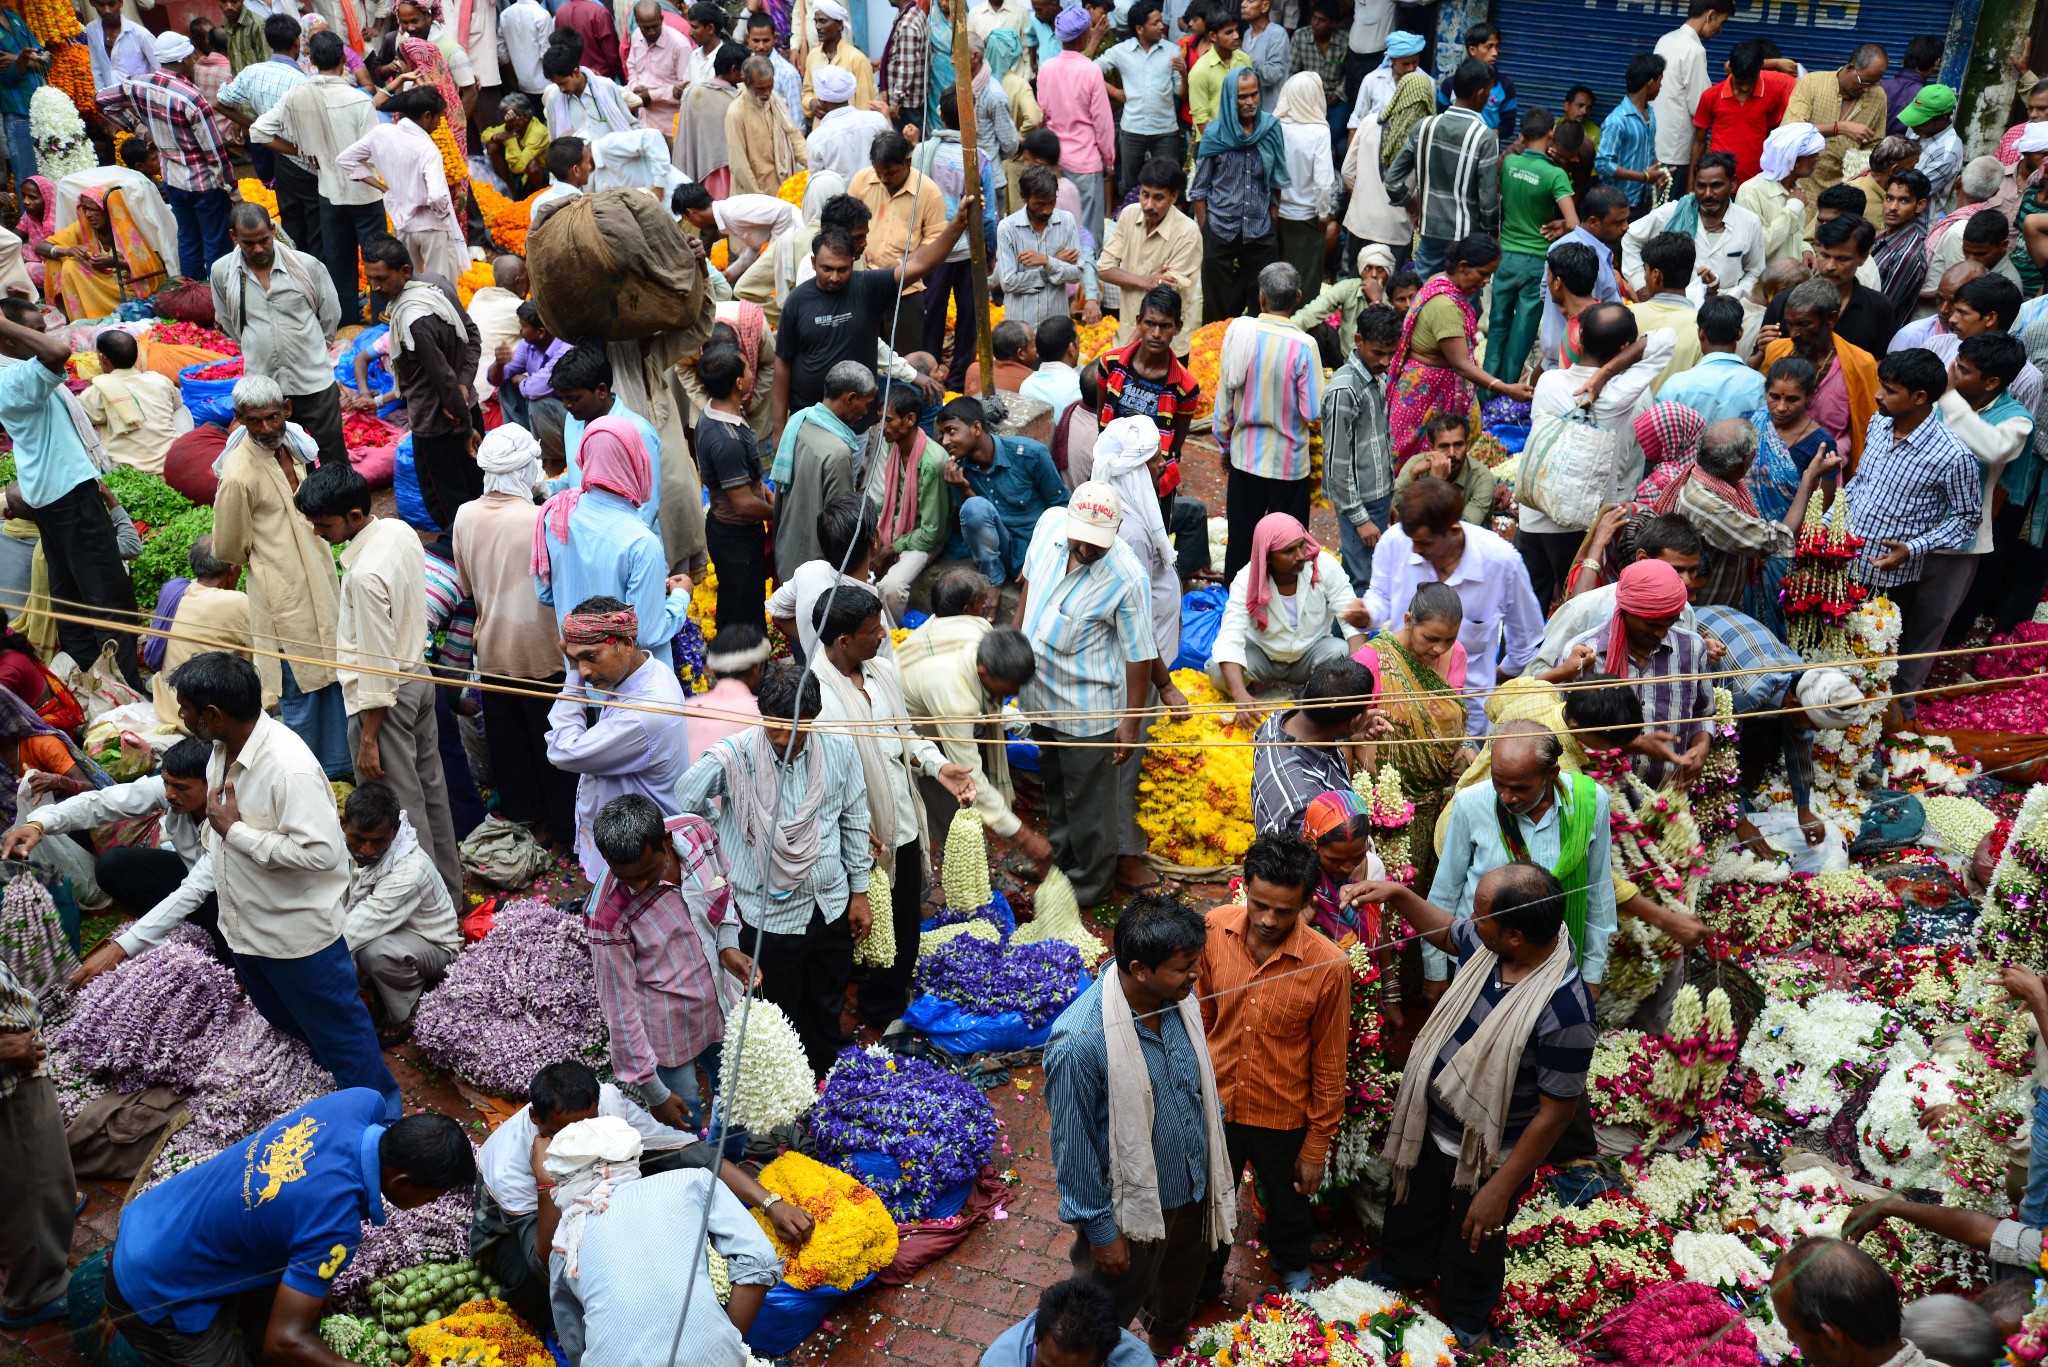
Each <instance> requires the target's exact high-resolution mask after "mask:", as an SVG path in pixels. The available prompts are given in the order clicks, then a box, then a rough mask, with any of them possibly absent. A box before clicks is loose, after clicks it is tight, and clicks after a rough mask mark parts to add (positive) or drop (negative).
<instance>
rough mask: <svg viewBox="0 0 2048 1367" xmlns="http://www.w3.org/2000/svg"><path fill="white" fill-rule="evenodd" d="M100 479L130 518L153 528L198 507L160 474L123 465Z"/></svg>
mask: <svg viewBox="0 0 2048 1367" xmlns="http://www.w3.org/2000/svg"><path fill="white" fill-rule="evenodd" d="M100 479H101V481H102V482H103V483H105V485H106V486H107V487H108V488H109V489H112V490H113V491H114V497H115V498H118V499H120V500H121V506H122V507H123V508H126V509H127V510H128V516H129V517H131V518H133V519H135V521H137V522H138V523H141V524H142V525H143V526H146V527H150V528H152V529H154V528H158V527H162V526H163V525H164V524H166V523H168V522H169V521H170V520H171V519H172V518H175V517H177V516H179V515H180V514H182V513H189V512H191V511H192V509H193V508H194V507H195V506H197V505H195V504H194V503H193V502H192V500H191V499H189V498H187V497H185V496H184V495H183V494H181V493H179V492H178V491H177V490H176V489H173V488H172V487H171V486H170V485H168V484H166V483H164V481H163V478H162V477H161V476H159V475H146V474H144V473H143V472H142V471H140V470H131V469H129V468H128V467H127V466H125V465H117V466H115V467H114V468H113V469H111V470H109V471H107V472H106V473H105V474H104V475H102V476H100ZM151 601H152V602H154V601H155V600H154V599H152V600H151Z"/></svg>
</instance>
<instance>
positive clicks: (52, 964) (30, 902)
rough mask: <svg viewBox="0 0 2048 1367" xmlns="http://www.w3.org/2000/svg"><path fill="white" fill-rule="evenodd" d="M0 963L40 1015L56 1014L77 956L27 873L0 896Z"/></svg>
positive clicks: (45, 893)
mask: <svg viewBox="0 0 2048 1367" xmlns="http://www.w3.org/2000/svg"><path fill="white" fill-rule="evenodd" d="M0 960H5V961H6V964H7V966H8V968H10V969H12V970H13V972H14V977H15V980H16V981H18V982H19V983H20V984H21V985H22V986H23V987H25V988H27V989H28V990H29V991H30V992H32V993H34V994H35V997H36V1001H37V1003H38V1004H39V1005H40V1006H41V1007H42V1009H43V1014H44V1015H45V1016H55V1015H57V1014H58V1013H59V1012H60V1011H61V1010H62V1008H63V1007H64V1006H65V1005H66V1004H67V1003H68V1001H69V1000H70V996H71V989H70V988H69V987H67V986H66V985H65V979H66V978H67V977H69V976H70V974H71V971H72V970H73V969H75V968H77V967H78V956H77V955H76V954H74V953H72V952H71V942H70V941H69V940H66V939H65V938H64V925H63V921H62V919H61V918H60V917H59V916H58V915H57V904H56V903H55V902H54V901H52V900H51V899H50V890H49V889H48V888H46V887H44V886H43V882H42V880H41V879H40V878H37V877H36V876H34V875H33V874H26V873H24V874H19V875H17V876H16V877H15V878H14V879H13V880H12V881H10V882H9V883H8V884H7V891H6V892H5V893H4V894H0Z"/></svg>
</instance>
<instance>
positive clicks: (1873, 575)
mask: <svg viewBox="0 0 2048 1367" xmlns="http://www.w3.org/2000/svg"><path fill="white" fill-rule="evenodd" d="M1848 493H1849V526H1850V529H1851V530H1853V531H1854V532H1855V533H1856V535H1858V536H1860V537H1862V538H1863V548H1862V549H1861V550H1859V551H1857V552H1856V560H1857V563H1858V564H1859V566H1860V567H1861V568H1860V570H1859V574H1860V575H1861V577H1862V579H1863V582H1864V583H1866V584H1868V585H1870V587H1872V588H1876V589H1888V588H1891V587H1893V586H1895V585H1898V584H1912V583H1917V582H1918V581H1919V578H1920V571H1921V568H1922V566H1924V565H1925V564H1926V562H1927V553H1928V552H1929V551H1952V550H1961V549H1963V548H1965V547H1967V546H1972V545H1974V544H1976V541H1977V523H1978V522H1979V521H1980V520H1981V518H1982V516H1983V512H1984V469H1983V467H1982V466H1980V465H1979V464H1978V463H1977V458H1976V457H1975V456H1973V455H1971V454H1970V448H1969V447H1967V446H1965V445H1963V444H1962V442H1961V441H1959V440H1957V438H1956V435H1955V433H1953V432H1951V431H1949V430H1948V428H1947V426H1945V425H1944V424H1943V423H1942V421H1941V419H1940V418H1939V417H1937V416H1936V415H1934V414H1932V413H1929V414H1928V415H1927V416H1926V417H1925V418H1922V419H1921V420H1920V425H1919V426H1918V427H1916V428H1914V429H1913V430H1912V432H1910V433H1909V434H1907V436H1906V437H1905V438H1904V439H1903V440H1900V439H1897V438H1895V437H1894V436H1893V435H1892V420H1891V419H1890V418H1889V417H1887V416H1886V415H1885V414H1883V413H1879V414H1878V415H1877V416H1876V417H1874V418H1872V419H1871V420H1870V431H1869V434H1868V435H1867V436H1865V437H1864V439H1863V459H1862V462H1861V463H1860V464H1858V465H1857V467H1856V474H1855V476H1854V477H1853V478H1852V479H1850V481H1849V488H1848ZM1887 541H1901V542H1904V543H1905V546H1906V550H1907V551H1908V552H1909V554H1908V555H1907V557H1906V563H1905V564H1903V565H1901V566H1899V568H1897V569H1895V570H1881V569H1879V568H1877V558H1878V557H1879V556H1880V555H1883V554H1884V544H1883V543H1885V542H1887Z"/></svg>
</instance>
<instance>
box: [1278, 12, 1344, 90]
mask: <svg viewBox="0 0 2048 1367" xmlns="http://www.w3.org/2000/svg"><path fill="white" fill-rule="evenodd" d="M1289 42H1290V44H1291V46H1292V47H1293V50H1294V59H1293V62H1292V65H1291V71H1290V74H1292V75H1296V76H1299V75H1300V74H1301V73H1302V72H1304V71H1313V72H1314V73H1315V74H1316V75H1318V76H1320V77H1322V78H1323V97H1324V98H1325V99H1328V98H1331V97H1333V96H1334V97H1335V98H1337V99H1340V100H1341V99H1342V98H1344V54H1345V52H1346V51H1347V50H1348V48H1349V44H1347V43H1346V42H1345V41H1344V35H1343V34H1342V33H1341V32H1338V33H1332V34H1331V35H1330V50H1329V51H1328V52H1325V51H1323V50H1322V49H1321V48H1319V47H1317V46H1316V34H1315V30H1314V29H1312V28H1310V27H1309V26H1308V25H1307V24H1303V25H1302V26H1301V27H1300V28H1298V29H1296V30H1295V31H1294V37H1293V38H1292V39H1290V40H1289Z"/></svg>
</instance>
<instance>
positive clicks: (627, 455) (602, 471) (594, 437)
mask: <svg viewBox="0 0 2048 1367" xmlns="http://www.w3.org/2000/svg"><path fill="white" fill-rule="evenodd" d="M576 464H577V466H578V468H579V469H580V470H581V472H582V484H581V485H580V486H579V487H577V488H572V489H564V490H562V492H561V493H559V494H556V495H555V496H554V497H553V498H551V499H549V500H548V501H547V502H546V503H543V504H542V505H541V509H540V516H539V517H538V518H537V519H535V521H534V524H533V572H534V573H535V574H536V575H538V576H539V577H540V579H541V582H542V583H546V582H547V581H548V580H549V579H550V578H552V577H553V575H554V568H553V565H552V564H551V562H550V559H549V555H548V538H549V537H550V536H553V537H554V539H555V540H557V541H559V542H561V543H562V544H563V545H565V546H566V545H568V544H569V514H570V513H572V512H574V511H575V510H576V504H577V502H578V500H580V499H581V498H582V497H583V491H584V490H585V489H605V490H608V491H610V492H611V493H614V494H617V495H618V496H619V497H620V498H623V499H625V500H626V501H627V502H629V503H631V504H632V505H633V506H634V507H636V508H637V507H639V506H640V505H641V504H643V503H645V502H647V500H648V499H650V498H652V497H653V496H654V472H653V462H652V461H650V460H649V459H648V457H647V444H646V443H645V442H643V441H642V440H641V439H640V429H639V428H637V427H635V426H633V424H632V423H630V422H628V421H626V419H624V418H621V417H617V416H610V417H603V418H599V419H598V420H597V421H596V422H594V423H592V424H590V426H588V427H586V428H584V429H583V444H582V446H581V447H580V448H579V449H578V451H577V453H576Z"/></svg>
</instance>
